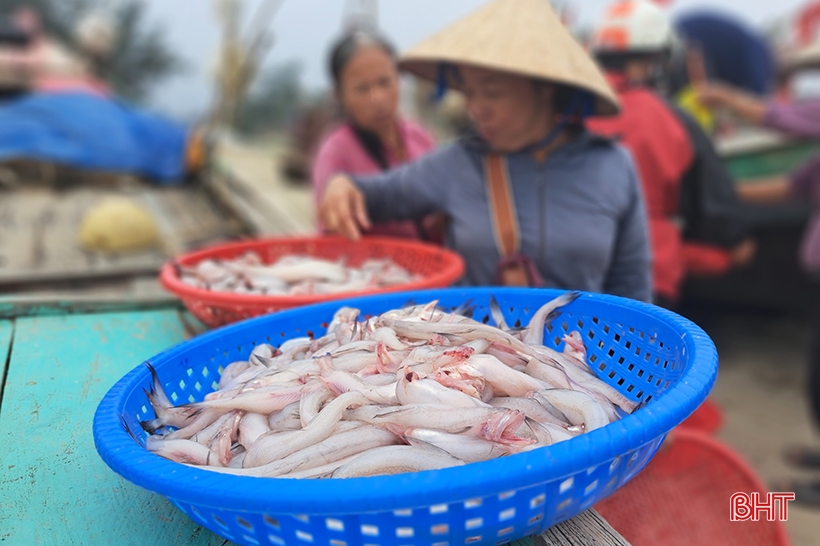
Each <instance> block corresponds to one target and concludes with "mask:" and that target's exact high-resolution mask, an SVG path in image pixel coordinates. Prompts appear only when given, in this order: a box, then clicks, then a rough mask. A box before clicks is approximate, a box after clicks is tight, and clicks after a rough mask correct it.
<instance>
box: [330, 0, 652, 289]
mask: <svg viewBox="0 0 820 546" xmlns="http://www.w3.org/2000/svg"><path fill="white" fill-rule="evenodd" d="M400 67H401V68H402V69H404V70H406V71H408V72H410V73H413V74H415V75H417V76H420V77H422V78H425V79H427V80H432V81H435V82H437V83H438V86H439V88H440V90H444V89H445V88H446V86H447V85H450V86H452V87H455V88H457V89H458V90H460V91H461V92H463V93H464V96H465V99H466V103H467V109H468V111H469V113H470V116H471V118H472V121H473V123H474V124H475V131H474V132H473V133H472V134H470V135H468V136H465V137H462V138H461V139H460V140H458V141H457V142H455V143H454V144H452V145H450V146H447V147H445V148H442V149H440V150H437V151H435V152H433V153H432V154H429V155H427V156H425V157H424V158H422V159H419V160H418V161H415V162H413V163H410V164H408V165H405V166H402V167H400V168H398V169H395V170H392V171H389V172H387V173H383V174H380V175H378V176H374V177H348V176H337V177H334V178H333V179H332V180H331V181H330V182H329V184H328V186H327V189H326V190H325V192H324V195H323V198H322V203H321V207H320V214H321V217H322V221H323V222H324V225H325V226H326V228H328V229H329V230H331V231H335V232H339V233H342V234H344V235H345V236H346V237H348V238H351V239H357V238H358V237H359V236H360V233H361V231H362V229H366V228H367V227H368V226H369V225H370V224H371V223H372V222H382V221H385V220H403V219H413V218H420V217H423V216H424V215H427V214H430V213H433V212H444V213H446V214H447V216H448V228H447V236H446V244H447V246H448V247H450V248H452V249H454V250H455V251H457V252H459V253H460V254H461V255H462V256H463V257H464V260H465V262H466V273H465V276H464V278H463V279H462V284H466V285H495V284H503V285H508V286H511V285H515V286H549V287H559V288H565V289H578V290H586V291H592V292H608V293H612V294H616V295H620V296H625V297H629V298H634V299H638V300H649V299H650V295H651V290H650V275H649V261H650V256H649V243H648V235H647V228H646V216H645V212H644V208H643V198H642V195H641V191H640V184H639V182H638V178H637V174H636V171H635V168H634V166H633V164H632V160H631V158H630V157H629V154H628V153H627V152H626V151H625V150H624V149H623V148H621V147H619V146H618V145H617V144H616V143H614V142H613V141H612V140H611V139H606V138H603V137H596V136H593V135H591V134H589V133H588V132H587V131H586V129H585V127H584V124H583V120H584V118H585V117H586V116H588V115H589V114H592V113H598V114H601V115H607V114H609V115H611V114H615V113H617V111H618V107H619V106H618V99H617V98H616V96H615V95H614V93H613V92H612V90H611V89H610V87H609V86H608V85H607V83H606V80H605V79H604V76H603V74H602V73H601V72H600V71H599V69H598V68H597V66H596V65H595V63H594V61H593V60H592V59H591V58H590V57H589V56H588V55H587V54H586V52H585V51H584V49H583V48H582V47H581V45H580V44H578V43H577V42H576V41H575V40H574V39H573V38H572V36H571V35H570V34H569V32H568V31H567V30H566V29H565V28H564V26H563V24H562V23H561V21H560V20H559V19H558V17H557V16H556V15H555V13H554V12H553V11H552V8H551V7H550V4H549V2H545V1H543V0H495V1H493V2H491V3H489V4H487V5H485V6H484V7H482V8H479V9H478V10H477V11H475V12H473V13H472V14H470V15H468V16H466V17H464V18H463V19H461V20H459V21H457V22H455V23H454V24H452V25H450V26H449V27H447V28H445V29H444V30H442V31H441V32H439V33H438V34H436V35H434V36H433V37H431V38H429V39H427V40H425V41H424V42H422V43H421V44H419V45H418V46H416V47H415V48H413V49H412V50H410V51H409V52H408V53H407V54H405V55H404V56H403V58H402V59H401V61H400Z"/></svg>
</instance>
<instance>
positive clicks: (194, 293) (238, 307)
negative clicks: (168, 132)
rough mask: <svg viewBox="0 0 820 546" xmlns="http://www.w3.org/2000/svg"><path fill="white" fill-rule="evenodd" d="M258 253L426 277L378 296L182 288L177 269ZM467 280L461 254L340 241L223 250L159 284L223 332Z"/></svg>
mask: <svg viewBox="0 0 820 546" xmlns="http://www.w3.org/2000/svg"><path fill="white" fill-rule="evenodd" d="M248 251H254V252H256V253H257V254H259V256H260V257H261V258H262V260H263V261H264V262H266V263H271V262H273V261H275V260H276V259H277V258H279V257H280V256H285V255H288V254H297V255H306V256H314V257H318V258H325V259H329V260H338V259H341V258H344V259H345V260H346V261H347V263H348V264H350V265H351V266H354V267H355V266H358V265H359V264H361V263H362V262H364V261H365V260H367V259H369V258H390V259H391V260H393V261H394V262H395V263H396V264H398V265H400V266H402V267H404V268H405V269H407V270H408V271H410V272H411V273H414V274H417V275H421V276H422V278H421V279H420V280H418V281H415V282H411V283H407V284H402V285H397V286H393V287H390V288H383V289H379V290H370V291H358V292H340V293H338V294H331V295H328V294H321V295H309V296H260V295H253V294H232V293H228V292H212V291H209V290H204V289H201V288H196V287H194V286H191V285H188V284H185V283H183V282H182V281H181V280H180V278H179V276H178V274H177V268H176V267H175V266H176V265H185V266H191V265H194V264H197V263H199V262H201V261H202V260H205V259H209V258H210V259H223V260H227V259H232V258H236V257H239V256H241V255H242V254H244V253H245V252H248ZM463 274H464V261H463V260H462V259H461V256H459V255H458V254H456V253H454V252H451V251H448V250H444V249H442V248H440V247H437V246H433V245H429V244H424V243H419V242H415V241H405V240H400V239H389V238H378V237H366V238H364V239H362V240H360V241H358V242H355V243H354V242H351V241H348V240H346V239H342V238H340V237H306V238H283V239H259V240H254V241H247V242H241V243H230V244H223V245H218V246H214V247H209V248H206V249H203V250H199V251H196V252H192V253H189V254H185V255H183V256H180V257H178V258H176V259H175V260H173V261H171V262H169V263H167V264H165V266H164V267H163V268H162V271H161V272H160V281H161V282H162V285H163V286H164V287H165V289H166V290H168V291H169V292H172V293H174V294H176V295H177V296H179V297H180V299H181V300H182V302H183V303H184V304H185V306H186V307H187V308H188V309H189V310H190V311H191V313H193V314H194V316H195V317H197V318H198V319H199V320H201V321H202V322H204V323H205V324H207V325H208V326H211V327H216V326H222V325H225V324H230V323H232V322H237V321H239V320H244V319H246V318H251V317H256V316H260V315H265V314H267V313H272V312H274V311H280V310H282V309H289V308H291V307H299V306H302V305H310V304H314V303H320V302H324V301H330V300H338V299H343V298H349V297H352V296H362V295H365V294H377V293H386V292H399V291H404V290H421V289H425V288H446V287H448V286H450V285H452V284H453V283H454V282H456V281H457V280H458V279H459V278H461V276H462V275H463Z"/></svg>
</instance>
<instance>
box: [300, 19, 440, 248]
mask: <svg viewBox="0 0 820 546" xmlns="http://www.w3.org/2000/svg"><path fill="white" fill-rule="evenodd" d="M330 74H331V77H332V78H333V84H334V87H335V91H336V97H337V99H338V102H339V104H340V105H341V108H342V111H343V113H344V115H345V118H346V120H345V122H344V123H342V124H341V125H340V126H338V127H336V128H335V129H334V130H333V131H332V132H331V133H330V134H329V135H328V136H327V137H326V138H325V140H324V141H323V142H322V144H321V146H320V148H319V151H318V153H317V155H316V159H315V161H314V165H313V195H314V198H315V202H316V206H317V209H318V206H319V202H320V200H321V196H322V194H323V193H324V189H325V186H326V184H327V182H328V180H330V178H332V177H333V175H335V174H350V175H368V174H377V173H379V172H381V171H386V170H389V169H391V168H393V167H395V166H397V165H400V164H402V163H406V162H409V161H413V160H415V159H418V158H419V157H421V156H423V155H424V154H426V153H427V152H430V151H432V150H433V149H434V148H435V142H434V141H433V138H432V137H431V136H430V134H429V133H428V132H427V131H425V130H424V129H423V128H421V127H420V126H419V125H417V124H415V123H413V122H411V121H409V120H407V119H404V118H402V117H401V116H400V115H399V113H398V106H399V73H398V68H397V67H396V57H395V50H394V49H393V47H392V46H391V45H390V44H389V43H388V42H386V41H385V40H384V39H382V38H380V37H378V36H374V35H370V34H365V33H361V32H356V33H353V34H350V35H348V36H345V37H343V38H342V39H341V40H340V41H338V42H337V43H336V44H335V46H334V47H333V50H332V51H331V55H330ZM440 226H441V221H440V220H436V219H433V218H429V219H425V220H424V221H422V222H419V223H415V222H389V223H386V224H379V225H375V226H373V228H372V229H371V230H370V231H369V232H368V233H369V234H370V235H383V236H392V237H403V238H411V239H428V240H432V241H435V242H441V240H442V233H441V231H442V230H441V227H440ZM319 228H320V229H322V226H321V225H320V226H319Z"/></svg>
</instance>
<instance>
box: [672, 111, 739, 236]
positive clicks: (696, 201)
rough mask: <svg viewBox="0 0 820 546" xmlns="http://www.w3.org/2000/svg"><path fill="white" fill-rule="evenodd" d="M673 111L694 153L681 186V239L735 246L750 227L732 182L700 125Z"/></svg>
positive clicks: (682, 112) (689, 117)
mask: <svg viewBox="0 0 820 546" xmlns="http://www.w3.org/2000/svg"><path fill="white" fill-rule="evenodd" d="M673 109H674V111H675V113H676V114H677V116H678V119H679V120H680V121H681V123H682V124H683V126H684V127H685V129H686V132H687V133H688V134H689V137H690V139H691V142H692V146H693V148H694V150H695V160H694V161H693V162H692V165H691V166H690V167H689V170H688V171H687V172H686V174H685V175H684V178H683V183H682V184H681V196H680V200H681V201H680V204H681V206H680V210H681V216H682V220H683V224H684V227H683V235H684V239H686V240H689V241H696V242H700V243H707V244H711V245H717V246H722V247H731V246H735V245H737V244H738V243H740V242H741V241H742V240H743V239H744V238H746V237H747V235H748V232H749V226H748V224H747V222H746V221H745V220H744V206H743V203H741V201H740V199H739V198H738V196H737V192H736V191H735V183H734V179H733V178H732V175H731V174H730V173H729V171H728V169H727V168H726V166H725V165H724V163H723V160H722V159H721V158H720V156H718V153H717V150H715V147H714V145H713V144H712V141H711V139H710V138H709V137H708V136H707V135H706V133H704V132H703V129H702V128H701V127H700V125H699V124H698V123H697V122H696V121H695V120H694V119H693V118H692V117H691V116H690V115H689V114H687V113H686V112H684V111H683V110H681V109H680V108H676V107H673Z"/></svg>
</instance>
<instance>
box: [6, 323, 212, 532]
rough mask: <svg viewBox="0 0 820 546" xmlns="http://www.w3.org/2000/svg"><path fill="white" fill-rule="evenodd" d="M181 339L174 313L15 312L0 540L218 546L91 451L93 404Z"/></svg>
mask: <svg viewBox="0 0 820 546" xmlns="http://www.w3.org/2000/svg"><path fill="white" fill-rule="evenodd" d="M183 338H184V332H183V329H182V326H181V325H180V322H179V318H178V314H177V312H176V311H151V312H135V313H118V314H98V315H75V316H62V317H59V316H55V317H37V318H24V319H18V320H17V321H16V325H15V337H14V346H13V349H12V354H11V360H10V365H9V371H8V378H7V383H6V389H5V395H4V400H3V406H2V409H0V446H2V447H0V543H3V544H25V545H27V546H28V545H32V546H35V545H46V544H47V545H75V544H76V545H81V544H82V545H97V544H100V545H102V544H105V545H108V544H117V545H132V544H133V545H135V546H143V545H146V544H163V545H171V546H175V545H180V546H182V545H193V546H206V545H207V546H221V545H222V544H223V543H224V542H225V541H224V540H223V539H221V538H219V537H217V536H216V535H214V534H213V533H211V532H210V531H208V530H207V529H203V528H201V527H199V526H197V525H195V524H194V523H193V522H192V521H191V520H190V519H188V518H187V517H186V516H185V515H184V514H183V513H182V512H180V511H179V510H177V509H176V508H175V507H173V506H172V505H171V504H170V503H168V502H167V501H166V500H165V499H164V498H162V497H160V496H158V495H156V494H153V493H150V492H148V491H145V490H143V489H140V488H139V487H137V486H134V485H132V484H130V483H128V482H126V481H125V480H123V479H121V478H120V477H119V476H118V475H116V474H115V473H114V472H112V471H111V470H110V469H109V468H108V467H107V466H105V464H104V463H103V462H102V460H101V459H100V458H99V457H98V456H97V452H96V450H95V449H94V440H93V437H92V432H91V424H92V420H93V415H94V411H95V410H96V407H97V404H98V403H99V401H100V400H101V399H102V397H103V396H104V394H105V393H106V392H107V391H108V389H109V388H110V387H111V386H112V385H113V384H114V383H115V382H116V381H117V380H118V379H119V378H120V377H122V376H123V375H125V373H127V372H128V371H129V370H130V369H132V368H134V367H135V366H137V365H139V364H140V363H141V362H142V361H143V360H145V359H146V358H149V357H151V356H153V355H154V354H156V353H158V352H160V351H162V350H163V349H165V348H167V347H169V346H171V345H173V344H175V343H178V342H179V341H181V340H182V339H183Z"/></svg>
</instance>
